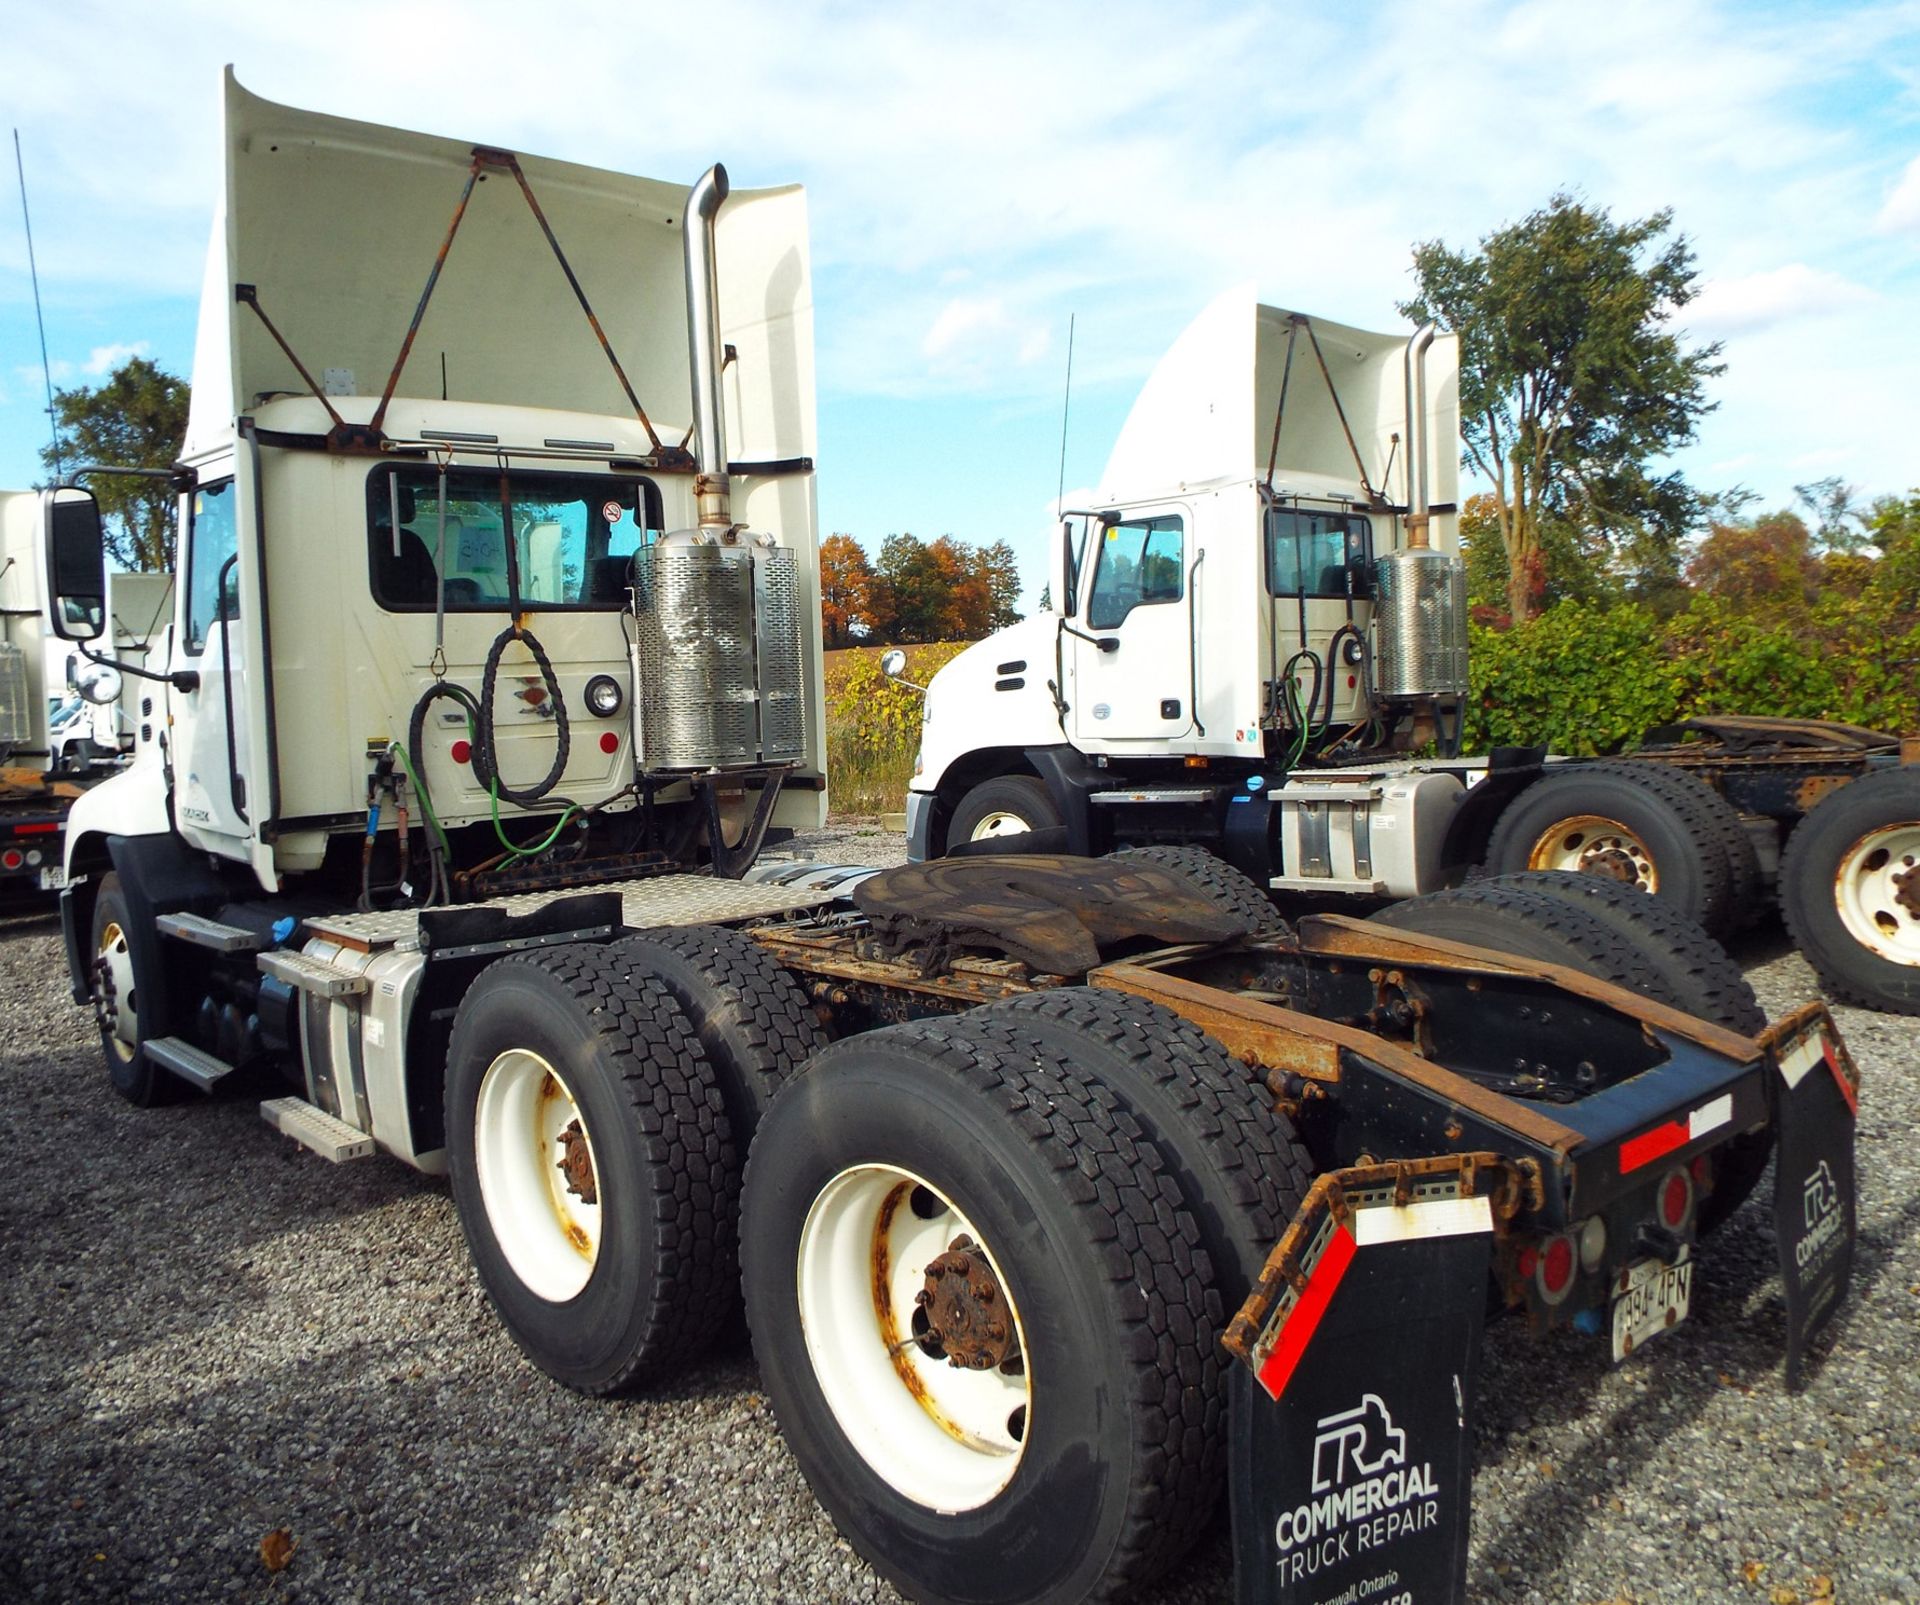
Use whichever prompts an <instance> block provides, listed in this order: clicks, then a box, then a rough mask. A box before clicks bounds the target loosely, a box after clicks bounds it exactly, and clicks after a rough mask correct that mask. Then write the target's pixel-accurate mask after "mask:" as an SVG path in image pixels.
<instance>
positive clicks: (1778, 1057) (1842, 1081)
mask: <svg viewBox="0 0 1920 1605" xmlns="http://www.w3.org/2000/svg"><path fill="white" fill-rule="evenodd" d="M1765 1040H1766V1042H1767V1046H1768V1048H1769V1050H1770V1052H1771V1054H1772V1058H1773V1063H1774V1066H1775V1068H1776V1069H1777V1070H1778V1071H1779V1072H1780V1073H1779V1075H1778V1076H1777V1077H1769V1078H1768V1087H1769V1097H1770V1099H1771V1101H1772V1104H1773V1127H1774V1132H1775V1141H1776V1144H1777V1147H1776V1154H1777V1157H1776V1160H1775V1163H1774V1189H1773V1233H1774V1241H1775V1245H1776V1248H1777V1250H1778V1252H1779V1255H1780V1280H1781V1283H1782V1285H1783V1286H1784V1287H1785V1289H1786V1295H1787V1386H1788V1387H1789V1388H1798V1387H1799V1386H1800V1385H1801V1383H1802V1381H1803V1380H1804V1372H1805V1367H1806V1358H1807V1347H1808V1345H1809V1344H1810V1343H1811V1342H1812V1340H1813V1337H1814V1335H1815V1334H1816V1333H1817V1332H1819V1330H1820V1329H1821V1328H1822V1327H1823V1326H1825V1325H1826V1324H1827V1322H1828V1321H1829V1320H1830V1319H1831V1318H1832V1316H1833V1312H1834V1311H1835V1310H1837V1309H1838V1308H1839V1307H1840V1305H1841V1303H1842V1302H1843V1301H1844V1300H1845V1298H1846V1296H1847V1286H1848V1283H1849V1282H1850V1280H1851V1279H1852V1276H1853V1244H1854V1238H1855V1236H1856V1235H1857V1234H1858V1230H1859V1210H1858V1203H1857V1199H1856V1195H1855V1190H1854V1170H1853V1137H1854V1124H1855V1121H1856V1119H1857V1117H1858V1113H1859V1107H1860V1073H1859V1071H1858V1070H1856V1069H1855V1068H1854V1065H1853V1061H1852V1059H1851V1058H1850V1057H1849V1056H1848V1053H1847V1049H1846V1045H1845V1044H1844V1043H1843V1042H1842V1041H1841V1040H1840V1033H1839V1032H1838V1031H1837V1030H1835V1029H1834V1025H1833V1021H1832V1019H1831V1017H1829V1015H1828V1014H1827V1011H1826V1007H1825V1006H1824V1005H1823V1004H1818V1003H1816V1004H1812V1005H1810V1006H1809V1007H1807V1008H1805V1009H1801V1010H1799V1011H1797V1012H1796V1013H1794V1014H1792V1015H1790V1016H1788V1017H1787V1018H1786V1019H1784V1020H1782V1021H1780V1022H1779V1024H1778V1025H1776V1026H1774V1027H1773V1028H1772V1029H1771V1030H1770V1031H1769V1032H1768V1033H1767V1036H1766V1038H1765Z"/></svg>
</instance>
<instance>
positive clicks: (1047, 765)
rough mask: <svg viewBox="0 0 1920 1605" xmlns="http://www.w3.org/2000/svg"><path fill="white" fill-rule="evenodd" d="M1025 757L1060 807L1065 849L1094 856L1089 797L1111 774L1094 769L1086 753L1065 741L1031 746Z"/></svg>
mask: <svg viewBox="0 0 1920 1605" xmlns="http://www.w3.org/2000/svg"><path fill="white" fill-rule="evenodd" d="M1026 756H1027V762H1028V763H1029V764H1031V765H1032V766H1033V772H1034V773H1035V774H1036V775H1038V776H1039V777H1040V779H1041V780H1042V781H1044V782H1045V783H1046V788H1047V792H1048V795H1050V796H1051V797H1052V798H1053V805H1054V807H1056V808H1058V809H1059V810H1060V819H1061V822H1062V824H1064V825H1065V826H1066V831H1067V849H1066V850H1067V851H1068V852H1069V853H1072V854H1074V855H1076V856H1078V857H1081V858H1091V857H1092V856H1093V855H1094V853H1095V851H1096V848H1095V847H1094V844H1093V805H1092V803H1090V802H1089V801H1088V800H1087V799H1088V798H1089V797H1091V796H1092V795H1093V794H1094V793H1095V792H1096V791H1098V790H1100V789H1101V787H1102V785H1103V784H1105V783H1106V781H1107V779H1108V777H1107V776H1106V775H1105V774H1104V772H1103V771H1101V770H1099V769H1096V768H1094V766H1093V761H1092V760H1091V759H1090V758H1088V757H1087V755H1086V754H1085V753H1083V752H1079V751H1077V750H1076V749H1074V748H1072V747H1069V746H1066V745H1064V744H1063V745H1061V746H1058V747H1029V748H1027V752H1026Z"/></svg>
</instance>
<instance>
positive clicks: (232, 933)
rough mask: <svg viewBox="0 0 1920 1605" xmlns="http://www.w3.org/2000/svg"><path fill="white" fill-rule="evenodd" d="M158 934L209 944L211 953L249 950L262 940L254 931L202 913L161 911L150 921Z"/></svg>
mask: <svg viewBox="0 0 1920 1605" xmlns="http://www.w3.org/2000/svg"><path fill="white" fill-rule="evenodd" d="M153 925H154V929H155V930H157V931H158V932H159V933H160V934H161V935H162V936H171V937H172V938H173V939H174V940H175V941H179V942H191V943H192V944H193V945H194V946H195V947H204V948H211V949H212V950H213V951H214V952H215V953H252V952H255V951H256V950H258V948H259V946H260V944H261V942H262V941H264V940H265V938H263V937H262V936H261V935H260V934H259V933H258V932H256V931H249V930H244V929H242V928H241V927H240V926H238V925H222V924H221V923H220V921H218V920H210V919H208V918H207V917H206V915H204V914H162V915H161V916H160V917H159V918H158V919H156V920H155V921H154V922H153Z"/></svg>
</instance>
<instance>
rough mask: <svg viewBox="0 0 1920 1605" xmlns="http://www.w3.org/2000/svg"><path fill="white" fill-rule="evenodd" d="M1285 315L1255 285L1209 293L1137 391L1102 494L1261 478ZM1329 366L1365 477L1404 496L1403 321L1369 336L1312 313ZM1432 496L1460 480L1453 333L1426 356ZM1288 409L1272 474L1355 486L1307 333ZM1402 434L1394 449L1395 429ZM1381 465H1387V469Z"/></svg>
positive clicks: (1399, 499) (1139, 496)
mask: <svg viewBox="0 0 1920 1605" xmlns="http://www.w3.org/2000/svg"><path fill="white" fill-rule="evenodd" d="M1292 319H1293V315H1292V314H1291V313H1290V312H1288V311H1287V310H1286V309H1285V308H1282V307H1274V306H1267V305H1264V304H1262V303H1261V302H1260V301H1259V300H1258V299H1257V297H1256V295H1255V292H1254V288H1253V286H1252V285H1250V284H1246V285H1240V286H1238V287H1236V288H1234V289H1232V290H1229V291H1227V292H1226V293H1225V294H1223V295H1221V296H1219V297H1218V298H1217V299H1215V300H1214V301H1213V302H1212V304H1211V305H1209V306H1208V307H1207V308H1206V309H1205V310H1204V311H1202V312H1201V314H1200V315H1199V316H1198V317H1197V318H1195V319H1194V320H1193V322H1192V323H1191V324H1189V325H1188V326H1187V328H1186V330H1185V332H1183V333H1182V334H1181V336H1180V337H1179V339H1177V340H1176V341H1175V342H1174V343H1173V345H1172V346H1171V347H1169V348H1168V350H1167V353H1166V355H1164V356H1163V357H1162V358H1161V359H1160V361H1159V364H1158V365H1157V366H1156V367H1155V368H1154V370H1153V373H1152V375H1151V376H1150V377H1149V378H1148V380H1147V382H1146V384H1145V385H1144V386H1143V387H1142V388H1141V391H1140V394H1139V396H1138V398H1137V399H1136V400H1135V401H1134V404H1133V409H1132V411H1131V412H1129V413H1128V415H1127V421H1126V423H1125V424H1124V425H1122V427H1121V430H1120V434H1119V437H1118V439H1117V440H1116V441H1115V442H1114V447H1113V453H1112V455H1111V456H1110V457H1109V458H1108V460H1107V466H1106V470H1105V472H1104V474H1103V475H1102V477H1101V479H1100V485H1099V488H1100V493H1101V495H1102V497H1103V498H1104V499H1106V500H1109V501H1112V502H1115V503H1121V502H1131V501H1143V500H1149V499H1152V498H1154V497H1158V496H1161V495H1165V494H1168V493H1170V492H1173V491H1174V490H1176V489H1177V488H1178V487H1179V486H1183V485H1185V486H1198V485H1206V484H1221V483H1245V482H1247V481H1249V480H1253V479H1264V478H1265V477H1266V472H1267V460H1268V456H1269V454H1270V452H1271V451H1272V449H1273V423H1274V414H1275V411H1276V409H1277V408H1278V405H1279V400H1280V390H1281V383H1282V378H1283V376H1285V375H1287V367H1288V364H1287V344H1288V334H1289V330H1290V329H1291V328H1292V327H1293V323H1292ZM1311 323H1312V330H1313V333H1314V334H1315V335H1316V336H1317V337H1318V339H1319V346H1320V353H1321V355H1322V356H1324V357H1325V359H1326V364H1327V373H1328V374H1329V375H1330V376H1331V378H1332V381H1333V387H1334V391H1335V392H1336V393H1337V394H1338V396H1339V399H1340V409H1342V410H1344V412H1345V414H1346V423H1347V427H1348V428H1349V429H1351V431H1352V433H1353V439H1354V443H1355V445H1356V446H1357V447H1358V449H1359V453H1360V460H1361V462H1362V463H1364V464H1365V467H1366V478H1367V480H1368V482H1369V483H1370V484H1371V485H1372V486H1373V488H1374V489H1375V490H1377V491H1380V492H1381V493H1382V494H1384V495H1385V496H1386V497H1387V499H1388V500H1389V501H1391V502H1396V503H1404V502H1405V501H1406V500H1407V484H1406V469H1407V444H1406V433H1407V430H1406V380H1405V353H1406V347H1407V340H1408V338H1409V337H1410V336H1411V334H1412V332H1413V331H1412V330H1410V329H1409V330H1406V331H1404V332H1401V333H1396V334H1377V333H1371V332H1369V331H1367V330H1364V329H1354V328H1349V327H1347V326H1346V325H1344V324H1339V323H1332V322H1329V321H1327V320H1326V319H1323V318H1318V317H1316V318H1313V319H1312V320H1311ZM1426 384H1427V419H1428V429H1427V437H1428V440H1429V443H1430V444H1429V456H1428V462H1429V486H1430V490H1429V495H1430V499H1431V501H1432V502H1433V503H1435V504H1442V505H1444V504H1447V503H1451V502H1452V501H1453V500H1454V499H1455V497H1456V495H1457V493H1458V484H1459V450H1458V441H1459V399H1458V398H1459V384H1458V349H1457V342H1456V341H1455V339H1454V337H1453V336H1451V335H1442V336H1440V337H1439V338H1437V339H1436V340H1435V341H1434V342H1433V345H1432V347H1431V349H1430V350H1429V351H1428V352H1427V357H1426ZM1286 396H1287V405H1286V412H1285V414H1284V417H1283V420H1282V424H1281V430H1280V448H1279V454H1278V458H1277V467H1276V470H1275V474H1274V481H1275V485H1276V488H1285V485H1286V482H1287V481H1288V480H1289V478H1291V479H1293V480H1294V481H1296V483H1297V488H1299V489H1301V490H1303V491H1310V492H1312V493H1326V492H1327V491H1328V490H1329V488H1330V487H1332V486H1335V485H1338V486H1341V487H1345V488H1346V489H1347V490H1349V491H1350V492H1351V494H1353V495H1354V496H1356V497H1357V496H1359V495H1360V493H1361V488H1360V472H1359V469H1358V467H1357V466H1356V464H1355V462H1354V448H1353V447H1351V446H1349V445H1348V443H1347V437H1346V433H1345V432H1344V431H1343V430H1342V428H1341V423H1340V412H1339V411H1338V410H1336V408H1335V406H1334V403H1333V399H1332V397H1331V396H1330V395H1329V394H1328V387H1327V379H1326V378H1325V377H1323V376H1322V374H1321V372H1320V363H1319V361H1318V359H1317V358H1316V357H1315V355H1314V349H1313V344H1312V342H1311V341H1310V340H1309V339H1308V336H1307V330H1306V328H1305V327H1302V328H1301V329H1300V331H1299V333H1298V335H1297V336H1295V337H1294V340H1293V360H1292V372H1291V375H1290V376H1288V377H1286ZM1395 435H1398V436H1400V441H1399V444H1398V446H1396V445H1395V444H1394V441H1393V437H1394V436H1395ZM1389 465H1390V466H1389Z"/></svg>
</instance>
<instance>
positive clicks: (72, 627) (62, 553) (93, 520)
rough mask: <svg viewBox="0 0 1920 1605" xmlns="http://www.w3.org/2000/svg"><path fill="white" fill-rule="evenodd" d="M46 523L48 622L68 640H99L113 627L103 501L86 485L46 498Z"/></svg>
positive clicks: (43, 500) (43, 502)
mask: <svg viewBox="0 0 1920 1605" xmlns="http://www.w3.org/2000/svg"><path fill="white" fill-rule="evenodd" d="M40 516H41V521H42V523H43V525H44V526H45V537H46V545H45V554H46V588H45V595H46V608H47V627H48V628H49V629H51V630H52V631H53V633H54V634H55V635H57V636H58V637H59V638H60V639H61V640H62V641H95V640H98V639H99V638H100V636H101V635H102V634H103V633H104V632H105V630H106V627H107V543H106V532H105V530H104V529H103V528H102V527H101V523H100V504H99V503H98V502H97V501H95V500H94V499H93V497H92V496H91V495H90V494H89V493H88V492H86V491H84V490H50V491H47V492H45V493H44V494H43V495H42V496H41V498H40Z"/></svg>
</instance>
